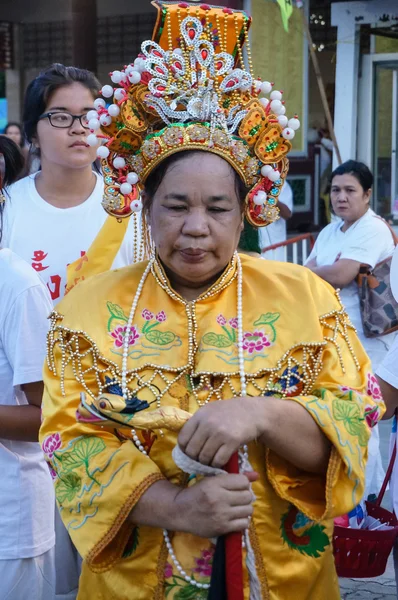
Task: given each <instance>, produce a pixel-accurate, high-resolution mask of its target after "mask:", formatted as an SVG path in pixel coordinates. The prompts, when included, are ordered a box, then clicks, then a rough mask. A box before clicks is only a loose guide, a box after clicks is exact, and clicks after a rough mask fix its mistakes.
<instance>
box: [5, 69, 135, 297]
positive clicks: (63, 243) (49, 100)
mask: <svg viewBox="0 0 398 600" xmlns="http://www.w3.org/2000/svg"><path fill="white" fill-rule="evenodd" d="M99 88H100V84H99V82H98V80H97V79H96V77H95V76H94V74H93V73H90V72H89V71H86V70H84V69H78V68H76V67H65V66H64V65H61V64H54V65H52V66H51V67H49V68H48V69H47V70H45V71H43V72H42V73H41V74H40V75H39V76H38V77H36V79H34V80H33V81H32V82H31V83H30V84H29V86H28V88H27V91H26V96H25V106H24V115H23V122H24V129H25V133H26V138H27V140H28V142H29V143H30V144H31V150H33V151H34V152H35V153H36V154H39V156H40V162H41V169H40V170H39V171H37V172H36V173H34V174H33V175H29V176H28V177H25V178H23V179H22V180H21V181H19V182H17V183H16V184H15V185H14V186H12V187H11V188H10V190H9V193H10V199H9V201H8V202H7V205H6V208H5V214H4V232H3V243H4V245H5V246H6V247H9V248H11V249H12V250H13V251H15V252H16V253H17V254H19V256H21V257H22V258H24V259H25V260H26V261H27V262H28V263H29V264H30V265H32V267H33V268H34V269H35V270H36V271H37V272H38V273H39V275H40V276H41V277H42V279H43V280H44V282H45V283H46V284H47V286H48V288H49V290H50V294H51V298H52V300H53V302H54V303H56V302H58V301H59V300H60V299H61V298H62V297H63V295H64V293H65V286H66V283H67V265H69V264H70V263H73V262H74V261H80V262H81V265H79V262H78V264H77V268H79V266H85V263H86V262H87V256H86V253H87V251H88V249H89V248H90V246H91V245H92V244H93V242H94V240H95V239H96V237H97V234H98V233H99V231H100V230H101V228H102V227H103V226H104V224H105V222H106V221H107V215H106V212H105V211H104V209H103V208H102V206H101V201H102V199H103V192H104V186H103V179H102V177H101V176H100V175H99V174H98V173H97V172H96V171H95V170H94V169H93V164H94V161H95V160H96V147H93V146H90V145H89V144H88V142H87V138H88V136H89V135H90V129H89V128H88V121H87V118H86V115H87V112H88V111H89V110H90V109H92V108H93V106H94V99H95V97H96V95H97V92H98V90H99ZM124 227H125V225H121V226H120V229H123V228H124ZM125 231H126V232H125V233H124V236H123V235H121V236H120V235H119V240H120V238H121V239H122V240H123V242H122V243H121V245H120V247H118V250H117V252H115V254H114V257H113V258H114V260H113V262H108V263H102V261H101V259H100V260H99V261H97V263H98V265H99V267H98V269H99V271H101V270H107V269H108V268H111V267H114V268H116V267H121V266H124V265H126V264H130V263H131V262H133V260H134V242H137V237H138V228H137V227H133V222H131V225H130V224H129V226H128V227H127V228H126V230H125ZM123 232H124V230H123ZM105 233H106V232H105Z"/></svg>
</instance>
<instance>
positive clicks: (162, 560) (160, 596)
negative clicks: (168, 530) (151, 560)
mask: <svg viewBox="0 0 398 600" xmlns="http://www.w3.org/2000/svg"><path fill="white" fill-rule="evenodd" d="M168 555H169V551H168V550H167V546H166V542H165V541H164V539H163V542H162V545H161V548H160V552H159V556H158V563H157V567H156V576H157V578H158V584H157V586H156V589H155V594H154V596H153V600H164V571H165V567H166V562H167V557H168Z"/></svg>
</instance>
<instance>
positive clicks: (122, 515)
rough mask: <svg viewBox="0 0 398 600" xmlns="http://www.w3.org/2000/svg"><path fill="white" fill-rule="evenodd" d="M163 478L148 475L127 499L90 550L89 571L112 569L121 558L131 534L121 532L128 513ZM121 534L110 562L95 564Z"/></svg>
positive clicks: (104, 561)
mask: <svg viewBox="0 0 398 600" xmlns="http://www.w3.org/2000/svg"><path fill="white" fill-rule="evenodd" d="M164 479H165V477H164V475H162V474H161V473H152V474H151V475H148V477H146V479H144V480H143V481H141V483H140V484H139V485H138V486H137V487H136V488H135V489H134V491H133V492H132V493H131V494H130V496H129V497H128V498H127V500H126V502H125V503H124V505H123V506H122V508H121V510H120V512H119V514H118V515H117V517H116V519H115V521H114V523H113V525H112V527H111V528H110V529H109V531H108V532H107V533H106V534H105V535H104V536H103V537H102V538H101V539H100V541H99V542H98V543H97V544H96V545H95V546H94V548H93V549H92V550H90V552H89V553H88V554H87V556H86V562H87V565H88V566H89V567H90V570H91V571H93V572H94V573H101V572H103V571H108V570H109V569H111V568H112V567H113V565H114V564H115V563H116V562H117V561H118V560H119V559H120V558H121V556H122V553H123V551H124V548H125V546H126V543H127V540H128V537H129V535H130V533H131V528H130V527H126V532H123V531H121V530H122V528H123V526H124V525H126V519H127V518H128V516H129V514H130V512H131V511H132V509H133V508H134V506H135V505H136V504H137V502H138V501H139V500H140V498H141V497H142V495H143V494H145V492H146V491H147V489H148V488H149V487H150V486H151V485H153V484H154V483H156V482H157V481H162V480H164ZM119 533H121V534H122V535H120V539H119V540H117V547H116V550H115V551H114V552H113V553H112V554H111V557H110V560H103V561H100V562H95V561H96V559H98V557H99V556H100V554H101V552H103V550H104V549H105V548H106V547H107V546H108V545H109V544H110V543H111V542H112V541H114V540H115V538H116V536H117V535H118V534H119Z"/></svg>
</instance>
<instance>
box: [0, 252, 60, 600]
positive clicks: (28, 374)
mask: <svg viewBox="0 0 398 600" xmlns="http://www.w3.org/2000/svg"><path fill="white" fill-rule="evenodd" d="M0 306H1V310H0V404H2V405H7V406H15V405H21V404H27V400H26V397H25V394H24V393H23V392H22V390H21V388H20V386H21V385H22V384H26V383H33V382H35V381H41V380H42V378H43V377H42V370H43V362H44V357H45V352H46V335H47V330H48V320H47V316H48V314H49V313H50V311H51V310H52V303H51V299H50V296H49V293H48V290H47V289H46V286H45V285H44V284H43V283H42V281H41V280H40V278H39V277H38V276H37V274H36V273H35V272H34V271H33V269H32V268H31V267H30V266H29V265H28V264H26V263H25V261H23V260H22V259H21V258H19V257H18V256H17V255H16V254H14V253H13V252H11V251H10V250H8V249H3V250H0ZM54 502H55V500H54V492H53V485H52V481H51V477H50V473H49V470H48V467H47V465H46V463H45V461H44V458H43V455H42V452H41V448H40V445H39V443H36V442H20V441H13V440H3V439H0V560H6V559H9V560H11V559H19V558H30V557H33V556H38V555H40V554H43V553H44V552H47V551H48V550H49V549H50V548H52V547H53V546H54V543H55V536H54ZM0 589H1V582H0ZM0 596H1V594H0Z"/></svg>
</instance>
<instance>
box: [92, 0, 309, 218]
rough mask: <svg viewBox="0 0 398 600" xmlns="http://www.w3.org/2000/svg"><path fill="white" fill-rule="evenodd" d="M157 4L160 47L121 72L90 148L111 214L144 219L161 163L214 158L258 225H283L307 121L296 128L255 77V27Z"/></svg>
mask: <svg viewBox="0 0 398 600" xmlns="http://www.w3.org/2000/svg"><path fill="white" fill-rule="evenodd" d="M153 4H154V6H155V7H156V8H157V10H158V18H157V23H156V26H155V30H154V34H153V40H151V41H145V42H143V44H142V46H141V49H142V53H141V54H140V55H139V57H138V58H136V60H135V61H134V63H132V64H130V65H128V66H126V67H125V68H124V69H123V70H121V71H114V72H113V73H111V79H112V82H113V83H114V84H116V86H117V87H114V86H110V85H105V86H104V87H103V88H102V90H101V93H102V96H103V98H98V99H97V100H96V101H95V109H96V110H93V111H90V112H89V113H88V118H89V125H90V129H91V130H92V133H91V134H90V135H89V136H88V143H89V144H90V145H99V144H100V145H99V146H98V150H97V155H98V157H99V158H101V159H102V168H103V172H104V181H105V194H104V200H103V206H104V208H105V210H106V211H107V212H108V213H110V214H112V215H114V216H116V217H118V218H120V217H126V216H130V215H131V214H132V212H136V211H139V210H141V208H142V204H141V200H140V192H141V189H142V188H143V186H144V184H145V180H146V178H147V177H148V175H149V173H150V172H151V171H152V170H153V169H154V168H155V167H156V166H157V165H158V164H159V163H160V162H162V161H163V160H164V159H165V158H166V157H167V156H169V155H170V154H174V153H175V152H180V151H183V150H205V151H208V152H212V153H214V154H218V155H219V156H221V157H222V158H224V159H225V160H227V161H228V162H229V163H230V164H231V165H232V167H233V168H234V169H235V170H236V171H237V172H238V173H239V175H240V177H241V178H242V180H243V181H244V182H245V184H246V186H247V187H248V188H249V189H250V191H249V193H248V195H247V198H246V217H247V219H248V220H249V222H251V223H252V224H253V225H256V226H264V225H268V224H269V223H271V222H273V221H274V220H275V219H277V218H278V213H279V209H278V208H277V206H276V202H277V199H278V196H279V193H280V190H281V188H282V185H283V182H284V180H285V178H286V175H287V171H288V164H289V163H288V160H287V158H286V155H287V154H288V152H289V151H290V149H291V144H290V141H289V140H291V139H293V137H294V134H295V130H296V129H298V128H299V127H300V122H299V120H298V119H297V117H294V118H292V119H290V120H289V121H288V119H287V117H286V116H285V112H286V109H285V107H284V102H282V92H279V91H272V87H273V84H271V83H269V82H267V81H264V82H261V81H260V80H255V79H254V78H253V74H252V64H251V63H252V61H251V53H250V47H249V40H248V30H249V26H250V23H251V19H250V18H249V17H248V16H247V15H246V14H245V13H243V12H240V11H234V10H231V9H229V8H217V7H211V6H208V5H206V4H202V5H200V6H198V5H196V4H195V5H192V4H188V3H177V2H160V1H155V2H153ZM244 45H246V53H247V60H248V64H249V71H247V70H245V66H244V57H243V48H244ZM260 94H262V97H260ZM266 94H269V98H267V97H266V96H265V95H266ZM112 99H113V101H112Z"/></svg>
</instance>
